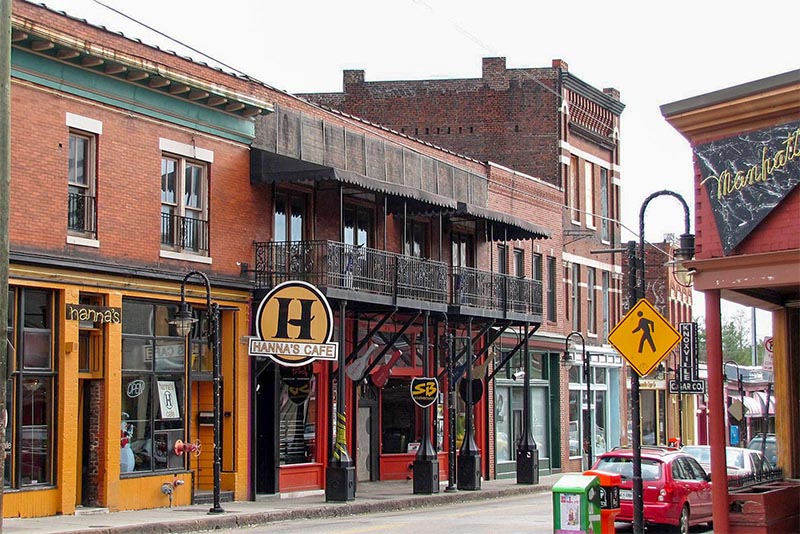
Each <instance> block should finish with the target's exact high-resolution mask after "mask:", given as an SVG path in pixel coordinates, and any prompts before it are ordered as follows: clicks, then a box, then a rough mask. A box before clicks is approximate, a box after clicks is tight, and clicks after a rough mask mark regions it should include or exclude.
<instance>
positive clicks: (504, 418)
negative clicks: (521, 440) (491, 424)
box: [494, 386, 515, 462]
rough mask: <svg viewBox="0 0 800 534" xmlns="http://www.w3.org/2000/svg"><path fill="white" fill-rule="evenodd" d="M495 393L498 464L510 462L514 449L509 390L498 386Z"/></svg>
mask: <svg viewBox="0 0 800 534" xmlns="http://www.w3.org/2000/svg"><path fill="white" fill-rule="evenodd" d="M495 391H496V393H495V395H496V399H495V402H494V408H495V418H494V421H495V432H496V436H495V454H496V455H497V461H498V462H503V461H510V460H511V459H512V456H511V450H512V449H514V448H515V445H514V443H513V441H512V434H511V402H510V395H511V388H510V387H500V386H498V387H497V389H496V390H495Z"/></svg>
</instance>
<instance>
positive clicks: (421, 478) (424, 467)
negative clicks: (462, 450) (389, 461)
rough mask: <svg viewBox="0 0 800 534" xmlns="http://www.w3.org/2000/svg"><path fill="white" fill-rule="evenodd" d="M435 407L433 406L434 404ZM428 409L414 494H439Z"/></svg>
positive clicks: (426, 364)
mask: <svg viewBox="0 0 800 534" xmlns="http://www.w3.org/2000/svg"><path fill="white" fill-rule="evenodd" d="M429 319H430V317H429V312H428V311H425V314H424V321H423V323H422V347H423V348H422V374H423V375H425V377H426V378H428V377H429V376H430V360H431V355H430V351H429V350H428V349H429V347H430V344H429V339H430V338H429V335H430V331H429V329H428V322H429ZM434 405H435V404H434ZM430 411H431V410H430V407H429V406H426V407H425V408H422V436H421V437H420V442H421V443H420V447H419V450H418V451H417V456H416V458H415V459H414V467H413V474H414V493H427V494H430V493H439V457H438V456H437V454H436V451H435V450H434V448H433V444H432V443H431V440H430V427H431V417H430V415H431V414H430Z"/></svg>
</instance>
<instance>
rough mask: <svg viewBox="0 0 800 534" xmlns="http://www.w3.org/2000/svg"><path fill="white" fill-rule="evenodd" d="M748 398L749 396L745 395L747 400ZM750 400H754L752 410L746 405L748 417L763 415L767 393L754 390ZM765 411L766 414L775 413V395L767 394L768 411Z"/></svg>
mask: <svg viewBox="0 0 800 534" xmlns="http://www.w3.org/2000/svg"><path fill="white" fill-rule="evenodd" d="M748 398H750V397H745V400H747V399H748ZM752 400H753V401H754V405H755V406H754V407H753V410H752V411H751V410H750V407H749V406H748V407H747V410H748V411H747V415H749V416H750V417H758V416H763V415H764V408H765V407H766V405H767V394H766V393H765V392H763V391H755V392H754V393H753V398H752ZM745 406H747V405H746V404H745ZM767 413H768V415H775V396H774V395H770V396H769V411H768V412H767Z"/></svg>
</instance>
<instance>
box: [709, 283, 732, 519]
mask: <svg viewBox="0 0 800 534" xmlns="http://www.w3.org/2000/svg"><path fill="white" fill-rule="evenodd" d="M703 294H704V295H705V300H706V351H707V354H708V412H709V414H708V417H709V421H708V434H709V445H711V472H712V473H714V475H715V477H716V478H715V480H713V481H712V484H711V496H712V498H713V506H712V510H713V513H714V532H721V533H727V532H729V531H730V524H729V521H728V484H727V472H728V470H727V467H726V461H725V443H726V440H725V418H726V416H727V413H726V411H725V396H724V394H725V393H724V384H723V380H722V319H721V316H720V303H719V301H720V297H719V290H718V289H714V290H709V291H705V292H704V293H703Z"/></svg>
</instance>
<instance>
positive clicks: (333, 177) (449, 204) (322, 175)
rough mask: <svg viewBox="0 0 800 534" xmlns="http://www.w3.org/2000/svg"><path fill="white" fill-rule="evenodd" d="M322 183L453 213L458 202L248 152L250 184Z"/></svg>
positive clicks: (255, 150) (332, 169)
mask: <svg viewBox="0 0 800 534" xmlns="http://www.w3.org/2000/svg"><path fill="white" fill-rule="evenodd" d="M325 180H329V181H333V182H341V183H343V184H348V185H354V186H357V187H361V188H363V189H366V190H368V191H374V192H376V193H383V194H387V195H394V196H397V197H402V198H405V199H412V200H417V201H420V202H424V203H427V204H432V205H434V206H437V207H439V208H445V209H447V210H455V209H456V208H457V206H458V202H456V201H455V200H453V199H451V198H447V197H445V196H442V195H437V194H436V193H430V192H428V191H424V190H422V189H416V188H413V187H409V186H407V185H403V184H397V183H392V182H387V181H384V180H378V179H375V178H370V177H369V176H365V175H363V174H360V173H358V172H355V171H348V170H344V169H337V168H335V167H328V166H325V165H319V164H317V163H313V162H310V161H303V160H299V159H296V158H292V157H289V156H282V155H280V154H275V153H273V152H267V151H265V150H261V149H258V148H252V149H251V151H250V182H251V183H255V184H259V183H260V184H272V183H303V182H307V183H313V182H319V181H325Z"/></svg>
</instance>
